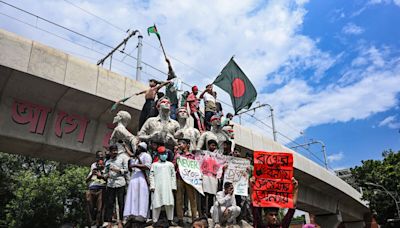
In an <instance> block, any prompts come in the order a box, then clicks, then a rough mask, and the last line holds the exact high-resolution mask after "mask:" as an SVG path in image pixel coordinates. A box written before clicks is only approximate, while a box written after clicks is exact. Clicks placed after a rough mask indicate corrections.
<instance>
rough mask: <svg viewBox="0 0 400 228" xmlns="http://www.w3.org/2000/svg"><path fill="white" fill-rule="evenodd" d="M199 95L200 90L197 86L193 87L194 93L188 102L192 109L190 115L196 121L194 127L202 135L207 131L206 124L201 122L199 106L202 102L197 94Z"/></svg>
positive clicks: (188, 98)
mask: <svg viewBox="0 0 400 228" xmlns="http://www.w3.org/2000/svg"><path fill="white" fill-rule="evenodd" d="M198 93H199V89H198V88H197V86H193V87H192V92H191V93H190V94H189V95H188V97H187V99H186V102H188V103H189V108H190V115H191V116H192V117H193V119H194V127H195V128H196V129H198V130H199V131H200V133H203V132H204V131H205V129H204V124H203V123H202V120H201V115H200V111H199V104H200V101H199V99H198V98H197V94H198Z"/></svg>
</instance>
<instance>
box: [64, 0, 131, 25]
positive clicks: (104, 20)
mask: <svg viewBox="0 0 400 228" xmlns="http://www.w3.org/2000/svg"><path fill="white" fill-rule="evenodd" d="M64 2H66V3H68V4H70V5H72V6H74V7H75V8H78V9H80V10H82V11H83V12H85V13H87V14H90V15H92V16H93V17H95V18H97V19H99V20H101V21H103V22H104V23H106V24H108V25H109V26H111V27H113V28H115V29H117V30H119V31H121V32H124V33H126V32H127V30H124V29H123V28H121V27H119V26H117V25H115V24H113V23H111V22H109V21H107V20H106V19H103V18H102V17H99V16H97V15H96V14H94V13H92V12H90V11H89V10H86V9H85V8H82V7H80V6H77V5H76V4H74V3H72V2H70V1H68V0H64Z"/></svg>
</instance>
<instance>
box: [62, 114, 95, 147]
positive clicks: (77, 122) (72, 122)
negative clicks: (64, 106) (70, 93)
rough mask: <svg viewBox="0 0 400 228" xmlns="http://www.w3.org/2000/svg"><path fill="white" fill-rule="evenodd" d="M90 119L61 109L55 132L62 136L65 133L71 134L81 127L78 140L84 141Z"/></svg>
mask: <svg viewBox="0 0 400 228" xmlns="http://www.w3.org/2000/svg"><path fill="white" fill-rule="evenodd" d="M89 121H90V120H88V119H86V118H85V117H82V116H79V115H74V114H68V113H66V112H64V111H59V112H58V115H57V119H56V124H55V129H54V130H55V134H56V135H57V136H58V137H60V138H61V137H62V135H63V133H66V134H70V133H72V132H74V131H75V130H76V129H78V128H79V132H78V135H77V137H76V140H77V141H78V142H83V140H84V139H85V133H86V128H87V125H88V124H89Z"/></svg>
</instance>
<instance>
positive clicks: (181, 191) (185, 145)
mask: <svg viewBox="0 0 400 228" xmlns="http://www.w3.org/2000/svg"><path fill="white" fill-rule="evenodd" d="M189 143H190V140H189V139H186V138H181V139H178V151H177V153H176V154H175V158H174V162H173V163H174V165H175V168H176V181H177V187H178V189H177V192H176V206H177V208H176V213H177V216H178V219H179V223H178V224H179V225H180V226H183V198H184V195H185V193H186V195H187V197H188V199H189V202H190V210H191V212H192V220H194V219H195V218H196V217H197V202H196V189H194V187H193V186H192V185H190V184H188V183H185V181H184V180H182V177H181V175H180V173H179V167H178V164H177V162H178V159H180V158H187V159H192V160H195V156H194V154H192V153H191V152H190V150H189Z"/></svg>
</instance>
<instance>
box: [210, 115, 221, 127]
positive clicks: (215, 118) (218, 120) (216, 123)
mask: <svg viewBox="0 0 400 228" xmlns="http://www.w3.org/2000/svg"><path fill="white" fill-rule="evenodd" d="M210 122H211V125H212V126H213V127H214V128H215V127H219V126H221V118H220V117H219V116H217V115H213V116H212V117H211V119H210Z"/></svg>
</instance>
